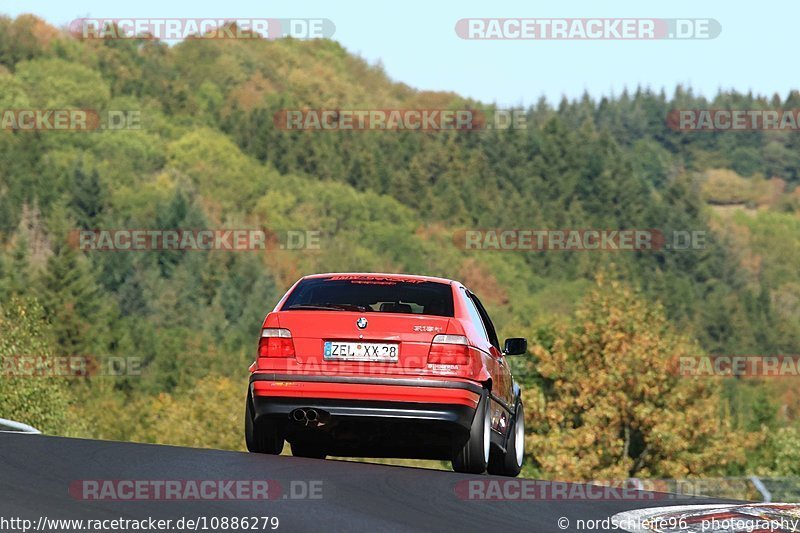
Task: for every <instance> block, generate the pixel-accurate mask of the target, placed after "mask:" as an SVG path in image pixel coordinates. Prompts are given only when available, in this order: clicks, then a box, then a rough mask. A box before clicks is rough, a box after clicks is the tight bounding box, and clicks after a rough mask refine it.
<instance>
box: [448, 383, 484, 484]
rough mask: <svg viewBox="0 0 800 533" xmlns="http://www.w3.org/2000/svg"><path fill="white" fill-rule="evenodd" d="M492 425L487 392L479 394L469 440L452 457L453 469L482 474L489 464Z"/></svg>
mask: <svg viewBox="0 0 800 533" xmlns="http://www.w3.org/2000/svg"><path fill="white" fill-rule="evenodd" d="M491 432H492V426H491V417H490V413H489V394H488V392H487V391H486V390H484V391H483V394H481V399H480V402H478V408H477V409H476V410H475V417H474V418H473V419H472V426H471V428H470V431H469V440H467V443H466V444H464V447H463V448H461V449H460V450H459V451H458V453H457V454H456V456H455V457H454V458H453V462H452V464H453V470H455V471H456V472H462V473H465V474H482V473H484V472H485V471H486V468H487V466H488V465H489V448H490V438H491Z"/></svg>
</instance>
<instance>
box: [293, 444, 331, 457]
mask: <svg viewBox="0 0 800 533" xmlns="http://www.w3.org/2000/svg"><path fill="white" fill-rule="evenodd" d="M292 455H293V456H295V457H308V458H310V459H325V457H326V456H327V455H328V454H327V453H326V452H325V450H324V449H323V448H322V447H320V446H318V445H316V444H311V443H308V442H302V441H299V442H293V443H292Z"/></svg>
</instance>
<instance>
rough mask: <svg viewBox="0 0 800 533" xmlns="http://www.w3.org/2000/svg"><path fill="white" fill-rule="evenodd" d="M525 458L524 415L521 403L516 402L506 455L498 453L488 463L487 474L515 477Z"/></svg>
mask: <svg viewBox="0 0 800 533" xmlns="http://www.w3.org/2000/svg"><path fill="white" fill-rule="evenodd" d="M524 456H525V413H524V411H523V410H522V403H521V402H519V401H518V402H517V408H516V410H515V413H514V419H513V421H512V422H511V427H510V428H509V432H508V440H507V441H506V453H504V454H501V453H498V454H496V455H493V456H492V458H491V459H492V460H491V461H489V473H490V474H494V475H498V476H509V477H517V476H518V475H519V473H520V471H521V470H522V461H523V459H524Z"/></svg>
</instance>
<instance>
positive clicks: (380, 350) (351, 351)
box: [324, 341, 398, 362]
mask: <svg viewBox="0 0 800 533" xmlns="http://www.w3.org/2000/svg"><path fill="white" fill-rule="evenodd" d="M397 353H398V348H397V344H386V343H379V342H338V341H336V342H334V341H326V342H325V353H324V358H325V359H326V360H329V361H332V360H336V361H387V362H392V361H397Z"/></svg>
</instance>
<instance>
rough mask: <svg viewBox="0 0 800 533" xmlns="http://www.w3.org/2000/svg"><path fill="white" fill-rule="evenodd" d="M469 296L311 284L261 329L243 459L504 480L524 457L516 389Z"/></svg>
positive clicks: (381, 284)
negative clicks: (427, 464)
mask: <svg viewBox="0 0 800 533" xmlns="http://www.w3.org/2000/svg"><path fill="white" fill-rule="evenodd" d="M526 351H527V341H526V340H525V339H523V338H511V339H507V340H506V341H505V345H504V347H503V348H502V349H501V347H500V344H499V342H498V339H497V333H496V332H495V328H494V325H493V324H492V321H491V320H490V319H489V315H488V314H487V313H486V310H485V309H484V307H483V305H482V304H481V302H480V300H479V299H478V297H477V296H475V294H473V293H472V292H470V291H469V289H467V288H466V287H464V285H462V284H461V283H459V282H457V281H452V280H447V279H441V278H433V277H427V276H409V275H400V274H318V275H313V276H306V277H304V278H302V279H300V280H299V281H298V282H297V283H295V284H294V286H292V288H291V289H289V291H288V292H287V293H286V295H285V296H284V297H283V298H282V299H281V301H280V302H279V303H278V305H277V306H276V307H275V310H274V311H273V312H271V313H269V314H268V315H267V316H266V318H265V319H264V324H263V326H262V330H261V337H260V339H259V344H258V358H257V360H256V361H255V362H254V363H253V364H252V365H251V367H250V372H251V376H250V386H249V389H248V393H247V408H246V414H245V437H246V441H247V448H248V450H250V451H251V452H259V453H268V454H278V453H280V452H281V449H282V448H283V444H284V441H289V443H290V444H291V447H292V454H293V455H296V456H303V457H317V458H323V457H325V456H326V455H334V456H349V457H402V458H417V459H441V460H450V461H452V465H453V469H454V470H456V471H458V472H469V473H473V474H479V473H482V472H484V471H487V470H488V472H489V473H492V474H500V475H507V476H516V475H517V474H519V472H520V469H521V467H522V460H523V455H524V441H525V439H524V435H525V430H524V416H523V412H522V403H521V401H520V388H519V386H517V384H516V383H515V382H514V381H513V378H512V376H511V371H510V370H509V367H508V363H507V362H506V356H509V355H519V354H523V353H525V352H526Z"/></svg>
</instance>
